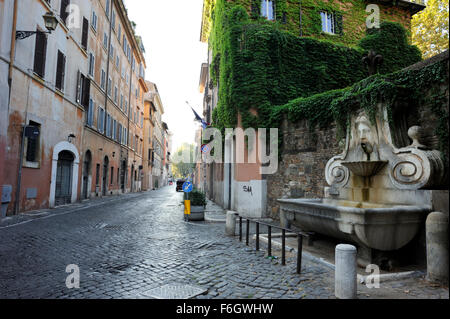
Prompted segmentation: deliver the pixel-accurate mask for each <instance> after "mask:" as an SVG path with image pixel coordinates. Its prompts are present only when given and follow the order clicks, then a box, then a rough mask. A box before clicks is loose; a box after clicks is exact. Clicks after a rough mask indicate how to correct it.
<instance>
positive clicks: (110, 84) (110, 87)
mask: <svg viewBox="0 0 450 319" xmlns="http://www.w3.org/2000/svg"><path fill="white" fill-rule="evenodd" d="M111 94H112V80H111V78H109V79H108V96H109V97H111Z"/></svg>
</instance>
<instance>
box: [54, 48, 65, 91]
mask: <svg viewBox="0 0 450 319" xmlns="http://www.w3.org/2000/svg"><path fill="white" fill-rule="evenodd" d="M65 66H66V57H65V56H64V54H63V53H62V52H61V51H59V50H58V62H57V66H56V83H55V86H56V88H57V89H59V90H61V91H62V90H63V89H64V73H65V71H64V69H65Z"/></svg>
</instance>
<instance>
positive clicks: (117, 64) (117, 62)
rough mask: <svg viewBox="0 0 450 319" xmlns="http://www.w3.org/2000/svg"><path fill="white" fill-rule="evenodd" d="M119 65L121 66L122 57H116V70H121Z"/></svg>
mask: <svg viewBox="0 0 450 319" xmlns="http://www.w3.org/2000/svg"><path fill="white" fill-rule="evenodd" d="M119 64H120V57H119V55H117V56H116V68H117V70H119Z"/></svg>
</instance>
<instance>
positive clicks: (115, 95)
mask: <svg viewBox="0 0 450 319" xmlns="http://www.w3.org/2000/svg"><path fill="white" fill-rule="evenodd" d="M118 92H119V91H118V90H117V86H116V87H115V88H114V102H115V103H117V99H118V95H119V94H118Z"/></svg>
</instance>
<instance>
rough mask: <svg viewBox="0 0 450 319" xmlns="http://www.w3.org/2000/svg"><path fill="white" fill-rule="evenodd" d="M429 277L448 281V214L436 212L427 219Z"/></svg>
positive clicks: (441, 281) (433, 279) (434, 280)
mask: <svg viewBox="0 0 450 319" xmlns="http://www.w3.org/2000/svg"><path fill="white" fill-rule="evenodd" d="M426 242H427V279H428V280H429V281H432V282H440V283H445V284H447V283H448V266H449V265H448V216H447V215H446V214H443V213H439V212H434V213H431V214H429V215H428V217H427V221H426Z"/></svg>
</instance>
